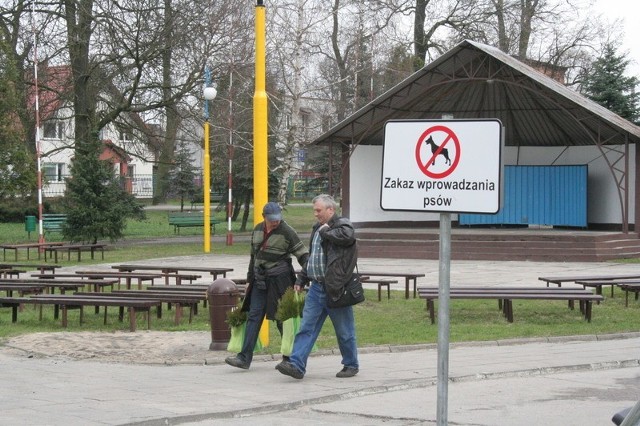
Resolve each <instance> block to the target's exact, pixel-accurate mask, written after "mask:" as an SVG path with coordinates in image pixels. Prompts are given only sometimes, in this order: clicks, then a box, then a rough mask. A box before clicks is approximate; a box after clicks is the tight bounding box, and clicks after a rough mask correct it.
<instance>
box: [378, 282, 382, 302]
mask: <svg viewBox="0 0 640 426" xmlns="http://www.w3.org/2000/svg"><path fill="white" fill-rule="evenodd" d="M381 292H382V284H380V283H378V302H380V301H382V295H381V294H380V293H381Z"/></svg>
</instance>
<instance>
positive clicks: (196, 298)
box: [75, 290, 207, 325]
mask: <svg viewBox="0 0 640 426" xmlns="http://www.w3.org/2000/svg"><path fill="white" fill-rule="evenodd" d="M75 294H76V295H80V296H91V295H93V296H97V295H96V294H92V293H84V292H78V293H75ZM99 296H101V297H116V298H123V297H125V298H133V299H153V300H159V301H160V302H161V304H160V305H158V306H157V310H156V315H157V316H158V318H162V303H166V304H168V305H169V308H170V305H171V304H175V305H176V309H175V311H176V313H175V324H176V325H179V324H180V321H181V319H182V307H185V306H186V307H188V308H189V324H191V322H192V320H193V315H194V313H196V314H197V305H198V303H199V302H200V301H203V300H206V298H207V296H206V294H202V293H199V292H193V293H187V292H161V291H147V290H121V291H113V292H110V293H100V294H99Z"/></svg>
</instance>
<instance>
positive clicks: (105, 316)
mask: <svg viewBox="0 0 640 426" xmlns="http://www.w3.org/2000/svg"><path fill="white" fill-rule="evenodd" d="M103 308H104V325H107V307H106V306H103ZM96 309H98V307H97V306H96ZM96 313H97V312H96Z"/></svg>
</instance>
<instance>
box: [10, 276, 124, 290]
mask: <svg viewBox="0 0 640 426" xmlns="http://www.w3.org/2000/svg"><path fill="white" fill-rule="evenodd" d="M74 277H75V276H74ZM0 284H34V285H43V286H45V287H46V288H47V289H48V290H51V291H52V292H54V291H53V290H55V289H59V291H60V292H62V293H64V291H66V290H76V291H77V290H78V289H80V288H83V287H89V288H92V289H93V291H94V292H100V291H104V289H105V288H106V287H109V288H110V289H113V286H114V285H115V284H118V280H117V279H110V280H107V279H83V278H80V279H77V280H73V279H63V278H57V279H49V278H35V277H31V278H16V279H13V278H7V279H0ZM74 287H75V288H74Z"/></svg>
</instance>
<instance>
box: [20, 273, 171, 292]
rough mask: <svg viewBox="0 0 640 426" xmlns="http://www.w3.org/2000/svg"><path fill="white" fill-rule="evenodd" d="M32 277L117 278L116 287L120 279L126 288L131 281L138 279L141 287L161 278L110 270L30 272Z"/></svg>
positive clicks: (153, 275) (149, 274) (129, 286)
mask: <svg viewBox="0 0 640 426" xmlns="http://www.w3.org/2000/svg"><path fill="white" fill-rule="evenodd" d="M31 276H32V277H35V278H42V279H47V278H48V279H56V278H71V277H75V278H78V277H84V278H92V279H108V278H116V279H118V289H119V288H120V285H121V280H122V279H124V280H125V285H126V287H127V288H128V289H131V281H132V280H138V288H142V283H143V282H144V281H151V283H153V280H154V279H156V278H161V277H162V275H160V274H153V273H145V274H138V273H126V272H110V271H76V272H75V273H74V274H66V273H65V274H31Z"/></svg>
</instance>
